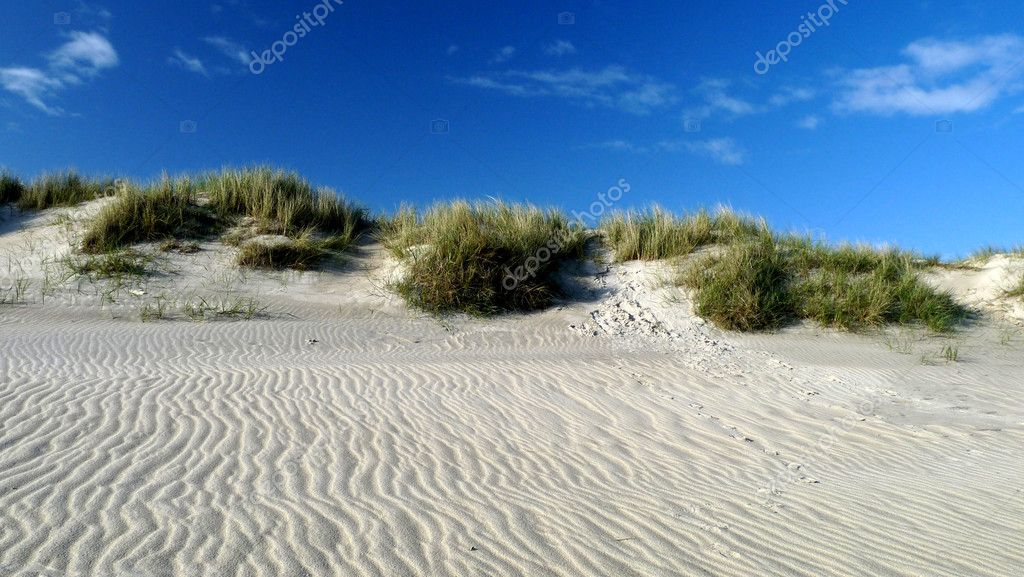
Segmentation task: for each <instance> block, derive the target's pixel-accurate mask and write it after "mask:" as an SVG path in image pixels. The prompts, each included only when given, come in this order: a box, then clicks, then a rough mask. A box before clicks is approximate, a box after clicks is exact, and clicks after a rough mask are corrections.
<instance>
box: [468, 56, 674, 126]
mask: <svg viewBox="0 0 1024 577" xmlns="http://www.w3.org/2000/svg"><path fill="white" fill-rule="evenodd" d="M455 81H456V82H459V83H462V84H466V85H469V86H476V87H478V88H486V89H490V90H497V91H500V92H504V93H505V94H509V95H512V96H519V97H523V98H531V97H557V98H563V99H566V100H570V101H572V102H575V103H578V104H581V105H584V106H591V107H592V106H602V107H606V108H616V109H619V110H622V111H624V112H629V113H631V114H638V115H643V114H648V113H649V112H651V111H652V110H654V109H657V108H661V107H664V106H667V105H669V104H672V103H673V102H675V101H676V97H675V87H674V86H673V85H671V84H669V83H666V82H661V81H659V80H657V79H655V78H652V77H650V76H645V75H642V74H637V73H633V72H630V71H628V70H627V69H626V68H624V67H622V66H614V65H613V66H606V67H605V68H603V69H600V70H595V71H587V70H582V69H579V68H573V69H569V70H536V71H522V70H510V71H507V72H501V73H492V74H478V75H475V76H471V77H469V78H459V79H455Z"/></svg>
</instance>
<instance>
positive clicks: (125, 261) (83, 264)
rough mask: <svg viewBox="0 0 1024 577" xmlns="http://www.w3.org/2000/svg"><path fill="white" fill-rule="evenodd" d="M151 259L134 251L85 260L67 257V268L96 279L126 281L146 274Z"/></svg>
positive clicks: (90, 257) (88, 257)
mask: <svg viewBox="0 0 1024 577" xmlns="http://www.w3.org/2000/svg"><path fill="white" fill-rule="evenodd" d="M148 262H149V259H148V258H147V257H146V256H144V255H142V254H139V253H137V252H135V251H133V250H125V251H120V252H111V253H107V254H101V255H88V256H85V257H84V258H75V257H70V256H69V257H67V258H66V259H65V261H64V264H65V266H66V267H67V268H68V270H70V271H71V272H73V273H75V274H79V275H84V276H91V277H94V278H107V279H124V278H127V277H139V276H143V275H145V274H146V265H147V264H148Z"/></svg>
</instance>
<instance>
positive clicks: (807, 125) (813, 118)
mask: <svg viewBox="0 0 1024 577" xmlns="http://www.w3.org/2000/svg"><path fill="white" fill-rule="evenodd" d="M796 125H797V126H799V127H800V128H803V129H804V130H816V129H817V128H818V127H819V126H821V117H820V116H818V115H816V114H809V115H807V116H805V117H803V118H801V119H800V122H797V124H796Z"/></svg>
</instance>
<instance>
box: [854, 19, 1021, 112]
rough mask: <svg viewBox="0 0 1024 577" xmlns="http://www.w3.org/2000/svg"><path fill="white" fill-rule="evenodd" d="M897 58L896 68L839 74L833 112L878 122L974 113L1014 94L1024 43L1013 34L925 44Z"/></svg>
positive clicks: (909, 48)
mask: <svg viewBox="0 0 1024 577" xmlns="http://www.w3.org/2000/svg"><path fill="white" fill-rule="evenodd" d="M902 53H903V56H904V58H905V60H907V61H906V62H904V63H902V64H896V65H891V66H882V67H877V68H861V69H856V70H850V71H839V73H840V74H842V75H843V77H842V78H841V79H840V80H838V82H837V86H838V88H839V93H838V95H837V98H836V100H835V102H834V108H835V110H837V111H839V112H864V113H870V114H878V115H883V116H891V115H893V114H898V113H904V114H911V115H926V114H949V113H954V112H974V111H977V110H981V109H983V108H986V107H988V106H989V105H991V104H992V103H994V102H995V101H997V100H999V99H1000V98H1001V97H1003V96H1005V95H1007V94H1010V93H1013V92H1016V91H1018V90H1019V80H1020V78H1021V77H1022V76H1024V66H1020V64H1021V63H1022V62H1021V58H1022V54H1024V39H1022V38H1021V37H1020V36H1017V35H1013V34H1004V35H999V36H985V37H981V38H977V39H974V40H971V41H942V40H935V39H931V38H928V39H923V40H918V41H916V42H913V43H911V44H910V45H908V46H907V47H906V48H905V49H904V50H903V52H902Z"/></svg>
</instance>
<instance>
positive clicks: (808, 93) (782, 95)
mask: <svg viewBox="0 0 1024 577" xmlns="http://www.w3.org/2000/svg"><path fill="white" fill-rule="evenodd" d="M816 95H817V93H816V92H815V91H814V90H812V89H810V88H802V87H795V86H787V87H785V88H783V89H782V90H780V91H779V92H777V93H775V94H773V95H772V97H771V98H769V99H768V105H769V106H773V107H775V108H781V107H783V106H788V105H790V104H792V103H794V102H807V101H808V100H813V99H814V97H815V96H816Z"/></svg>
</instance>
